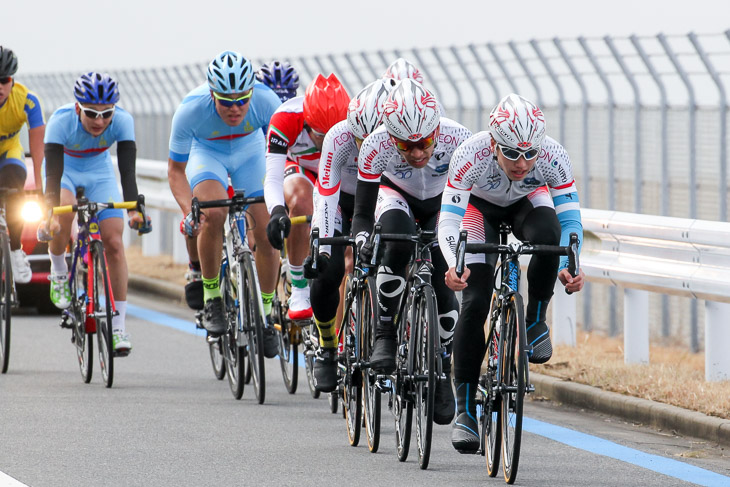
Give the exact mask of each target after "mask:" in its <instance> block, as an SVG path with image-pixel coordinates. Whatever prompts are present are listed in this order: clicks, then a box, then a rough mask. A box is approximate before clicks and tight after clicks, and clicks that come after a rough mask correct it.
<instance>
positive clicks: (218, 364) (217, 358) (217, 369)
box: [208, 338, 226, 380]
mask: <svg viewBox="0 0 730 487" xmlns="http://www.w3.org/2000/svg"><path fill="white" fill-rule="evenodd" d="M222 342H223V340H221V339H220V338H218V339H217V340H215V341H213V342H208V349H209V351H210V363H211V365H213V374H214V375H215V378H216V379H218V380H223V377H225V376H226V367H225V361H224V359H223V343H222Z"/></svg>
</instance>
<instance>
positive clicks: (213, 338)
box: [205, 335, 220, 343]
mask: <svg viewBox="0 0 730 487" xmlns="http://www.w3.org/2000/svg"><path fill="white" fill-rule="evenodd" d="M219 339H220V337H213V336H210V335H208V336H207V337H205V341H206V342H208V343H215V342H217V341H218V340H219Z"/></svg>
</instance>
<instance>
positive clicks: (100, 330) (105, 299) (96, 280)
mask: <svg viewBox="0 0 730 487" xmlns="http://www.w3.org/2000/svg"><path fill="white" fill-rule="evenodd" d="M90 252H91V258H92V261H93V271H92V277H93V287H94V289H93V298H94V299H93V303H94V310H93V311H94V312H93V316H94V319H95V320H96V338H97V343H98V345H99V368H100V369H101V378H102V380H103V381H104V385H105V386H106V387H111V386H112V383H113V382H114V349H113V345H112V299H114V298H113V295H112V290H111V287H110V285H109V274H108V273H107V268H106V256H105V255H104V245H103V244H102V243H101V241H99V240H94V241H93V242H91V248H90Z"/></svg>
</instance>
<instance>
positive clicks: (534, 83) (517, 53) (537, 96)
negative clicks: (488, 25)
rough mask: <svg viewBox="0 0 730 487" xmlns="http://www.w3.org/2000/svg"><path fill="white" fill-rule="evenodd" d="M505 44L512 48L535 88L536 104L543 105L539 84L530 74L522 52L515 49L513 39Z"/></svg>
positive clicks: (515, 45)
mask: <svg viewBox="0 0 730 487" xmlns="http://www.w3.org/2000/svg"><path fill="white" fill-rule="evenodd" d="M507 45H508V46H509V48H510V49H511V50H512V53H513V54H514V55H515V58H516V59H517V62H518V63H520V66H522V70H523V71H524V72H525V74H526V75H527V79H528V80H529V81H530V84H532V87H533V88H535V98H536V101H537V106H539V107H544V106H545V100H544V99H543V98H542V90H541V89H540V85H539V84H538V83H537V81H535V76H534V75H533V74H532V71H530V66H529V65H528V64H527V63H526V62H525V60H524V59H523V58H522V54H520V51H519V50H518V49H517V44H515V42H514V41H509V42H508V43H507Z"/></svg>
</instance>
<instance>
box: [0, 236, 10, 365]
mask: <svg viewBox="0 0 730 487" xmlns="http://www.w3.org/2000/svg"><path fill="white" fill-rule="evenodd" d="M0 249H1V250H0V251H2V260H1V261H0V266H2V272H0V362H1V363H0V368H1V369H2V373H3V374H4V373H6V372H7V371H8V364H9V363H10V322H11V317H12V307H13V268H12V264H11V263H10V239H9V238H8V234H7V233H5V232H2V233H1V234H0Z"/></svg>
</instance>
